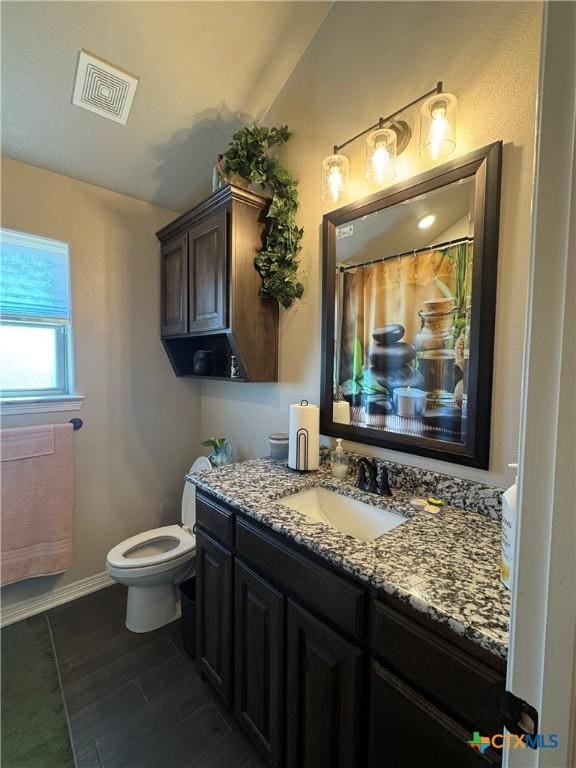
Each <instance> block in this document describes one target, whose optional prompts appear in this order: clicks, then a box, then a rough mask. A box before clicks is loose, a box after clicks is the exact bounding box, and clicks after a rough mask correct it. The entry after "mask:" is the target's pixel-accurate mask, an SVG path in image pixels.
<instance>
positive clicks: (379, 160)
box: [372, 144, 390, 184]
mask: <svg viewBox="0 0 576 768" xmlns="http://www.w3.org/2000/svg"><path fill="white" fill-rule="evenodd" d="M372 165H373V166H374V178H375V179H376V182H377V183H378V184H382V182H383V181H384V179H385V178H386V172H387V170H388V166H389V165H390V153H389V152H388V150H387V149H386V147H385V146H383V145H382V144H380V145H379V146H377V147H376V149H375V150H374V154H373V155H372Z"/></svg>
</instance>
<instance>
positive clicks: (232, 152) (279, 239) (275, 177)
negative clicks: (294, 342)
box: [218, 125, 304, 309]
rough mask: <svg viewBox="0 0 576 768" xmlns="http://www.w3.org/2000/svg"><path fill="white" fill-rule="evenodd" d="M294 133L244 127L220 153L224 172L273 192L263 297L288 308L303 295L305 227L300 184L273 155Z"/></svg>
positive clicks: (260, 263) (259, 263) (261, 267)
mask: <svg viewBox="0 0 576 768" xmlns="http://www.w3.org/2000/svg"><path fill="white" fill-rule="evenodd" d="M290 136H291V133H290V131H289V130H288V127H287V126H285V125H282V126H280V128H266V127H264V126H256V125H253V126H245V127H244V128H241V129H240V130H239V131H237V132H236V133H235V134H234V135H233V137H232V141H231V142H230V145H229V148H228V150H227V151H226V152H225V153H224V154H223V155H221V156H220V158H219V164H218V167H219V172H220V174H221V175H222V176H223V177H224V178H225V179H227V180H229V181H232V182H233V183H234V181H235V180H237V179H238V177H240V178H241V179H245V180H246V181H247V182H250V183H251V184H255V185H257V186H260V187H261V188H263V189H264V190H266V191H267V192H269V193H270V195H271V197H272V200H271V203H270V207H269V209H268V212H267V214H266V230H265V236H264V247H263V248H262V250H261V251H260V252H259V253H258V255H257V256H256V258H255V260H254V264H255V266H256V269H257V270H258V272H259V273H260V275H261V277H262V288H261V290H260V297H261V298H262V299H275V300H276V301H278V303H279V304H281V305H282V306H283V307H285V308H286V309H288V308H289V307H291V306H292V304H293V303H294V302H295V301H296V299H300V298H301V297H302V294H303V293H304V286H303V285H302V283H301V282H300V281H299V280H298V276H297V272H298V264H299V261H298V254H299V253H300V249H301V247H302V245H301V241H302V234H303V230H302V229H301V228H300V227H298V225H297V223H296V212H297V210H298V184H297V182H296V181H295V180H294V179H293V178H292V177H291V175H290V173H289V172H288V171H287V170H286V168H284V167H283V166H282V165H281V164H280V162H279V161H278V159H277V158H276V157H275V156H274V154H273V150H274V148H276V147H279V146H280V145H281V144H284V143H285V142H287V141H288V139H289V138H290Z"/></svg>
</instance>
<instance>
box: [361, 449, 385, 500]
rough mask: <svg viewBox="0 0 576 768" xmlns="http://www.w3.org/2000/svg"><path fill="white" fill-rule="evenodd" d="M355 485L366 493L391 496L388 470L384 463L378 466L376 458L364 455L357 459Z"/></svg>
mask: <svg viewBox="0 0 576 768" xmlns="http://www.w3.org/2000/svg"><path fill="white" fill-rule="evenodd" d="M356 487H357V488H360V489H361V490H362V491H367V492H368V493H377V494H378V495H379V496H392V491H391V490H390V484H389V482H388V470H387V469H386V467H385V466H384V464H381V465H380V467H378V463H377V462H376V459H367V458H365V457H364V456H363V457H362V458H361V459H359V461H358V477H357V478H356Z"/></svg>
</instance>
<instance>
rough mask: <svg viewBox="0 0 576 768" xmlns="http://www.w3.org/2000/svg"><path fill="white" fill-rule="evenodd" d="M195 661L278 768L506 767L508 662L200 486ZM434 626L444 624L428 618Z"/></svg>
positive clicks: (197, 508) (198, 499)
mask: <svg viewBox="0 0 576 768" xmlns="http://www.w3.org/2000/svg"><path fill="white" fill-rule="evenodd" d="M196 516H197V569H196V572H197V582H198V583H197V595H198V598H197V599H198V627H197V632H198V636H197V648H198V652H197V653H198V660H197V663H198V667H199V670H200V672H201V673H202V674H203V675H204V677H205V678H207V679H208V680H209V681H210V683H211V684H212V685H213V686H214V688H215V689H216V690H217V691H218V692H219V693H220V695H221V696H222V697H223V699H224V700H225V701H226V702H227V703H229V704H231V703H232V702H233V706H234V711H235V714H236V717H237V719H238V720H239V722H240V723H241V724H242V726H243V727H244V729H245V730H246V731H247V733H248V734H249V735H250V737H251V738H252V740H253V742H254V744H255V745H256V746H257V747H258V748H259V749H260V751H261V752H262V754H263V755H264V756H265V758H266V759H267V761H268V762H269V764H270V765H271V766H273V768H332V767H333V766H338V768H366V766H369V768H413V766H416V765H426V766H429V767H430V768H433V767H434V766H438V768H440V766H442V768H447V767H448V766H452V765H454V766H456V765H457V766H458V768H481V767H482V766H499V765H500V762H501V761H500V755H499V754H496V753H494V752H493V751H492V750H487V751H486V752H484V753H483V754H481V753H480V752H478V751H477V750H475V749H472V748H471V747H470V745H469V744H468V743H467V742H468V741H469V740H470V739H471V738H472V733H473V732H474V731H479V732H480V733H482V734H492V733H501V732H502V716H501V708H500V698H501V695H502V693H503V691H504V680H505V665H504V663H503V662H499V661H498V660H497V659H495V658H494V657H492V656H491V655H490V654H489V653H488V652H486V651H483V650H482V649H481V648H480V647H479V646H476V645H474V644H472V643H470V641H467V640H466V639H465V638H460V637H458V636H454V635H453V633H451V632H450V630H449V629H447V628H446V627H442V626H441V625H439V624H437V623H436V622H432V620H430V619H426V617H424V616H422V614H416V613H415V612H414V611H413V610H411V609H410V608H409V607H407V606H405V605H404V604H402V606H400V605H397V604H396V603H394V601H393V599H392V598H391V596H387V595H384V594H379V593H376V592H375V591H374V590H372V589H370V588H369V587H368V586H367V585H366V584H364V583H362V582H359V581H357V580H355V579H353V578H352V577H349V576H348V575H346V574H344V573H342V572H340V571H339V570H338V569H336V568H335V567H333V566H331V565H330V564H328V563H325V561H323V560H320V558H318V557H317V556H315V555H314V554H312V553H310V552H308V550H304V549H303V548H302V547H300V546H298V545H297V544H295V543H293V542H291V541H289V540H288V539H286V537H284V536H281V535H279V534H277V533H275V532H274V531H272V530H271V529H270V528H268V527H266V526H265V525H262V524H259V523H257V522H255V521H254V520H252V519H251V518H248V517H246V516H244V515H243V514H241V513H239V512H236V511H235V510H234V509H233V508H231V507H228V506H227V505H226V504H223V503H222V502H220V501H218V500H217V499H215V498H214V497H212V496H210V495H208V494H206V493H205V492H203V491H199V492H198V494H197V503H196ZM432 624H433V626H431V625H432Z"/></svg>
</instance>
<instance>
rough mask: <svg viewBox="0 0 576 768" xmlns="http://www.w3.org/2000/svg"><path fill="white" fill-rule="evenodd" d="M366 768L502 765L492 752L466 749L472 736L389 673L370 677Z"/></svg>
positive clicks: (375, 669) (376, 671)
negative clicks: (368, 749) (368, 741)
mask: <svg viewBox="0 0 576 768" xmlns="http://www.w3.org/2000/svg"><path fill="white" fill-rule="evenodd" d="M370 689H371V695H370V756H369V762H368V766H369V768H383V766H386V768H412V766H420V765H422V766H424V765H425V766H426V768H449V767H450V766H454V767H455V768H456V766H457V767H458V768H488V766H497V765H500V764H501V761H500V758H499V757H498V756H497V755H495V754H494V753H493V752H491V751H486V752H484V753H483V754H481V753H480V752H479V751H477V750H475V749H472V748H471V747H470V745H469V744H468V741H469V740H470V738H471V735H472V734H471V732H470V730H469V729H468V730H467V729H465V728H464V727H462V725H460V724H458V723H457V722H456V721H454V720H452V719H451V718H450V717H448V716H447V715H446V714H445V713H444V712H442V710H440V709H438V708H437V707H435V706H434V705H433V704H432V703H430V701H428V700H427V699H425V698H424V697H423V696H421V695H420V694H419V693H417V692H416V691H415V690H414V689H413V688H411V687H410V686H408V685H406V684H405V683H403V682H402V681H401V680H399V679H398V678H397V677H396V676H395V675H393V674H392V673H391V672H390V671H389V670H387V669H385V668H384V667H382V666H381V665H380V664H378V663H377V662H375V661H373V662H372V667H371V671H370Z"/></svg>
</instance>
